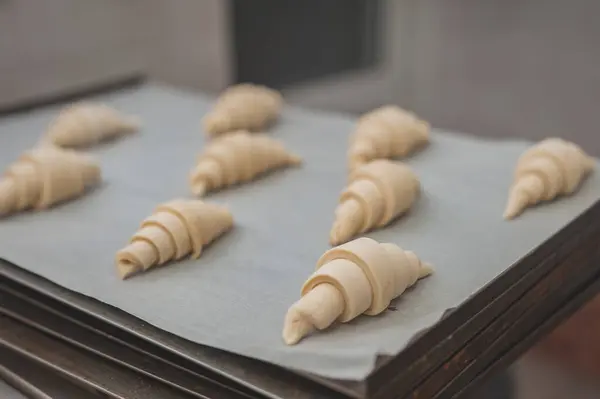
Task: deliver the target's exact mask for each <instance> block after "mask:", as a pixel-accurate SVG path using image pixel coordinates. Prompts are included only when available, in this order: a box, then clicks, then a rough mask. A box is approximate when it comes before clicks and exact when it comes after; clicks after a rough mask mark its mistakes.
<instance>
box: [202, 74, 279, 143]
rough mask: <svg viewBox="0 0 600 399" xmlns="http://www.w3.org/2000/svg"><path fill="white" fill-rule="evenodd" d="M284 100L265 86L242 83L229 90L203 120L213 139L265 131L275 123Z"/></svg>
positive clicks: (205, 128)
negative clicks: (239, 132) (235, 133)
mask: <svg viewBox="0 0 600 399" xmlns="http://www.w3.org/2000/svg"><path fill="white" fill-rule="evenodd" d="M282 103H283V99H282V97H281V94H279V93H278V92H277V91H275V90H272V89H269V88H268V87H265V86H259V85H254V84H250V83H242V84H238V85H235V86H231V87H229V88H227V89H226V90H225V91H224V92H223V93H221V96H219V98H218V99H217V102H216V104H215V106H214V108H213V109H212V110H211V112H210V113H208V114H207V115H206V116H205V117H204V130H205V131H206V133H207V134H208V135H211V136H214V135H218V134H223V133H229V132H232V131H236V130H241V129H243V130H249V131H256V130H262V129H264V128H265V127H266V126H267V125H268V124H269V123H271V122H272V121H273V120H275V119H276V118H277V117H278V115H279V112H280V110H281V106H282Z"/></svg>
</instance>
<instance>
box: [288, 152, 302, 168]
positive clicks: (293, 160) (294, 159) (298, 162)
mask: <svg viewBox="0 0 600 399" xmlns="http://www.w3.org/2000/svg"><path fill="white" fill-rule="evenodd" d="M289 159H290V164H291V165H301V164H302V158H300V157H299V156H298V155H295V154H290V155H289Z"/></svg>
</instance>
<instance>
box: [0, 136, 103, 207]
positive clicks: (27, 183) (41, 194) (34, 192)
mask: <svg viewBox="0 0 600 399" xmlns="http://www.w3.org/2000/svg"><path fill="white" fill-rule="evenodd" d="M100 175H101V174H100V167H99V166H98V164H97V163H96V161H95V160H94V159H93V158H92V157H90V156H88V155H84V154H79V153H76V152H73V151H69V150H61V149H58V148H54V147H44V148H37V149H34V150H31V151H29V152H26V153H25V154H23V155H22V156H21V157H20V158H19V159H18V160H17V161H16V162H15V163H13V164H12V165H10V166H9V167H8V170H7V171H6V172H5V173H4V176H3V178H2V179H0V216H2V215H6V214H10V213H13V212H19V211H23V210H26V209H31V208H35V209H46V208H49V207H50V206H52V205H54V204H57V203H60V202H63V201H66V200H69V199H73V198H76V197H79V196H81V195H82V194H83V193H84V192H85V190H86V189H87V188H89V187H91V186H93V185H95V184H97V183H98V182H99V181H100V179H101V176H100Z"/></svg>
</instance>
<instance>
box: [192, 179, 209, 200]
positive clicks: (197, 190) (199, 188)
mask: <svg viewBox="0 0 600 399" xmlns="http://www.w3.org/2000/svg"><path fill="white" fill-rule="evenodd" d="M191 187H192V194H194V195H195V196H196V197H204V195H206V183H205V182H202V181H200V182H196V183H193V184H192V185H191Z"/></svg>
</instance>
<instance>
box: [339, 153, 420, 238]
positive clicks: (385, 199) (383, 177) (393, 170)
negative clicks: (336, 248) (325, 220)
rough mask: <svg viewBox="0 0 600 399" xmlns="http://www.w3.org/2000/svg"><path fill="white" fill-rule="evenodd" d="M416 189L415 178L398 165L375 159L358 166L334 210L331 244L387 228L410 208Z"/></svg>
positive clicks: (408, 170) (401, 165)
mask: <svg viewBox="0 0 600 399" xmlns="http://www.w3.org/2000/svg"><path fill="white" fill-rule="evenodd" d="M419 190H420V183H419V180H418V178H417V176H416V175H415V174H414V173H413V172H412V170H411V169H410V168H409V167H408V166H406V165H404V164H402V163H400V162H393V161H389V160H387V159H377V160H375V161H372V162H369V163H368V164H365V165H362V166H360V167H358V168H357V169H355V170H354V171H353V172H352V173H351V174H350V183H349V185H348V187H347V188H346V189H345V190H344V191H343V192H342V194H341V196H340V200H339V205H338V207H337V209H336V210H335V222H334V224H333V228H332V229H331V233H330V235H329V241H330V243H331V245H338V244H341V243H343V242H346V241H348V240H349V239H351V238H353V237H355V236H356V235H358V234H360V233H365V232H367V231H369V230H372V229H374V228H377V227H383V226H385V225H387V224H388V223H390V222H391V221H392V220H394V219H395V218H397V217H398V216H400V215H402V214H403V213H405V212H406V211H407V210H408V209H409V208H410V207H411V206H412V204H413V203H414V201H415V199H416V198H417V196H418V194H419Z"/></svg>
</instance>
